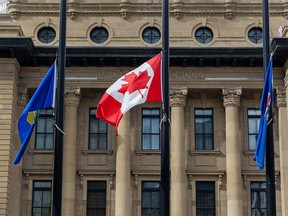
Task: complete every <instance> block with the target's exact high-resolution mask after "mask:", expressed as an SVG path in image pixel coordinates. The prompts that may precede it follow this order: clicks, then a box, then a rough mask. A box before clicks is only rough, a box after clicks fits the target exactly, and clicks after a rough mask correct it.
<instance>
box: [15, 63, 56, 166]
mask: <svg viewBox="0 0 288 216" xmlns="http://www.w3.org/2000/svg"><path fill="white" fill-rule="evenodd" d="M55 87H56V75H55V63H54V64H53V65H52V66H51V68H50V69H49V71H48V72H47V74H46V76H45V77H44V78H43V80H42V82H41V83H40V85H39V86H38V88H37V89H36V91H35V93H34V94H33V96H32V98H31V99H30V101H29V103H28V104H27V106H26V107H25V109H24V111H23V112H22V114H21V116H20V118H19V121H18V131H19V135H20V139H21V144H22V145H21V147H20V150H19V151H18V153H17V155H16V157H15V159H14V162H13V164H18V163H19V162H20V160H21V158H22V156H23V154H24V151H25V149H26V147H27V145H28V143H29V140H30V137H31V135H32V133H33V129H34V127H35V123H36V122H37V116H38V112H39V110H42V109H49V108H54V104H55Z"/></svg>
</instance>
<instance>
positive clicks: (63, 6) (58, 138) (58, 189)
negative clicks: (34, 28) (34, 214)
mask: <svg viewBox="0 0 288 216" xmlns="http://www.w3.org/2000/svg"><path fill="white" fill-rule="evenodd" d="M66 14H67V0H61V2H60V21H59V22H60V23H59V25H60V27H59V49H58V56H59V57H58V85H57V103H56V126H57V127H58V128H59V129H60V130H59V129H56V130H55V132H56V133H55V147H54V179H53V216H61V209H62V173H63V133H62V132H61V130H62V131H63V127H64V122H63V116H64V88H65V62H66Z"/></svg>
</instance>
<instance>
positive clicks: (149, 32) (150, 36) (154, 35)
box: [142, 27, 161, 44]
mask: <svg viewBox="0 0 288 216" xmlns="http://www.w3.org/2000/svg"><path fill="white" fill-rule="evenodd" d="M142 38H143V40H144V41H145V42H146V43H148V44H154V43H157V42H158V41H159V40H160V39H161V33H160V31H159V29H158V28H155V27H147V28H145V29H144V30H143V32H142Z"/></svg>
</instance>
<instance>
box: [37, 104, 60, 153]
mask: <svg viewBox="0 0 288 216" xmlns="http://www.w3.org/2000/svg"><path fill="white" fill-rule="evenodd" d="M44 111H45V113H44ZM49 111H52V113H47V112H49ZM37 115H38V117H37V122H36V129H35V143H34V149H35V150H40V151H41V150H44V151H45V150H48V151H50V150H54V142H55V141H54V138H55V135H54V128H53V125H52V132H47V120H49V119H50V120H51V119H52V120H53V123H54V122H55V116H54V109H44V110H40V111H39V112H38V114H37ZM39 120H44V122H45V130H44V131H43V132H39V131H38V128H39ZM51 134H52V144H51V147H47V146H48V144H47V142H48V141H47V135H51ZM38 135H43V136H44V138H43V141H44V144H43V147H42V148H40V147H39V144H38V140H39V138H38ZM37 144H38V145H37Z"/></svg>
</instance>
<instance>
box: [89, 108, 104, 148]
mask: <svg viewBox="0 0 288 216" xmlns="http://www.w3.org/2000/svg"><path fill="white" fill-rule="evenodd" d="M94 109H95V119H96V120H95V121H96V123H97V125H98V132H95V133H92V132H91V116H92V115H94V114H91V111H92V110H94ZM96 111H97V108H89V115H88V116H89V117H88V118H89V119H88V122H89V123H88V150H101V151H102V150H103V151H105V150H107V149H108V124H107V123H106V122H104V121H102V120H101V119H99V118H96ZM101 122H102V123H104V124H105V128H106V132H105V133H104V132H103V133H102V132H99V125H100V123H101ZM104 134H106V142H105V148H100V146H101V145H100V138H99V135H104ZM91 135H97V138H96V139H97V142H96V148H91V140H90V138H91Z"/></svg>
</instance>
